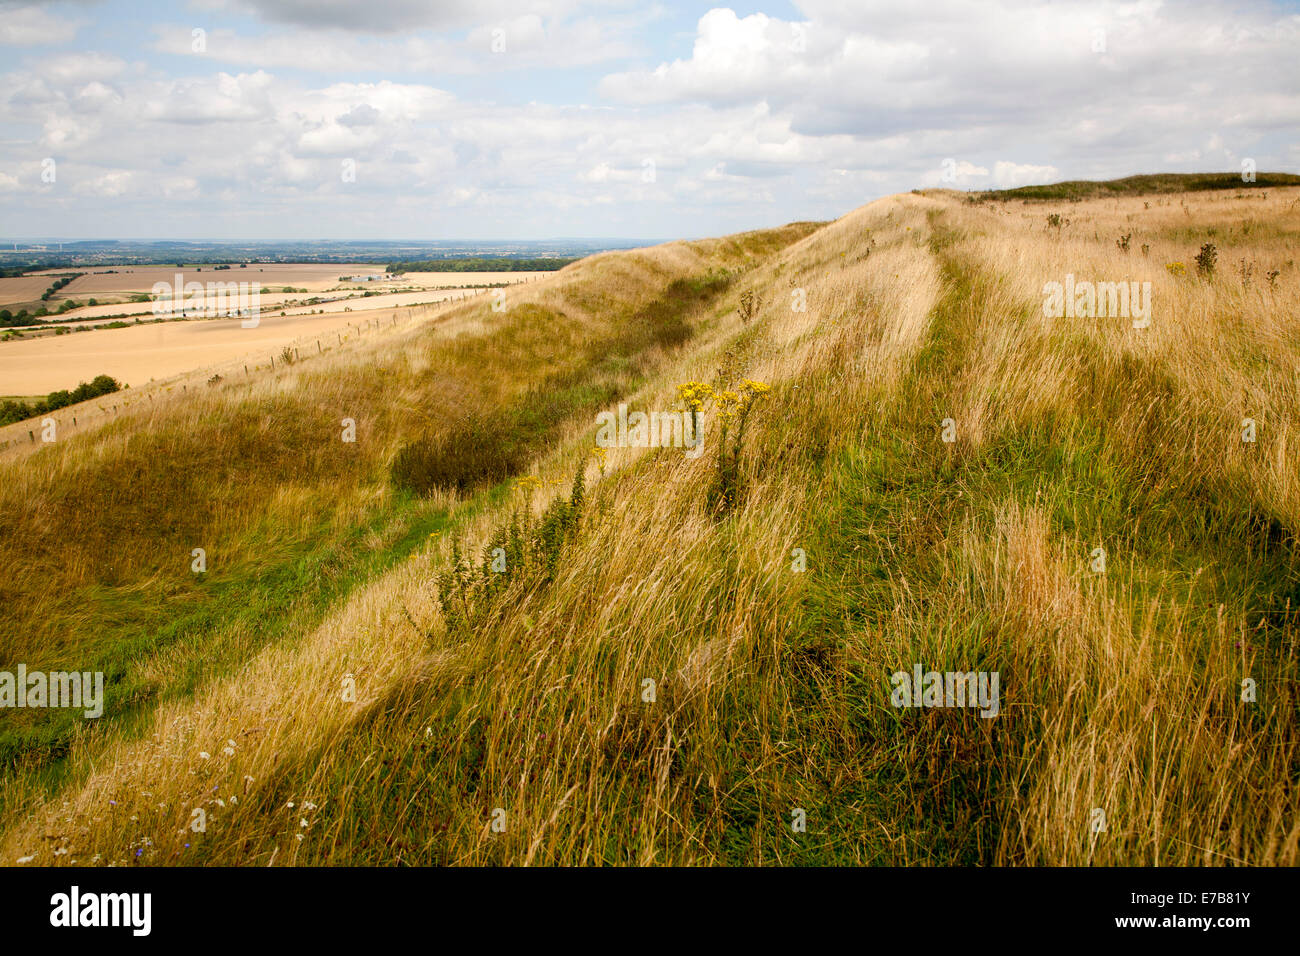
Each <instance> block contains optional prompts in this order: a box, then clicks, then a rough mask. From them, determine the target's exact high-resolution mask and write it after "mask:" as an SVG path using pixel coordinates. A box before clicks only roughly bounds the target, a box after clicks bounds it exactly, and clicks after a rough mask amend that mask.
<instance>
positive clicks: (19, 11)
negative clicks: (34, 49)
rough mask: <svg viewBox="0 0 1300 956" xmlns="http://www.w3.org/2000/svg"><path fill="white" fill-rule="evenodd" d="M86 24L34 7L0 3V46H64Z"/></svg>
mask: <svg viewBox="0 0 1300 956" xmlns="http://www.w3.org/2000/svg"><path fill="white" fill-rule="evenodd" d="M85 22H86V21H85V20H84V19H82V18H81V17H78V16H73V15H69V14H68V12H67V11H66V10H65V11H63V13H62V15H60V14H57V13H54V12H52V11H50V10H48V9H45V8H43V7H41V6H38V5H36V4H33V3H23V2H0V46H17V47H25V46H47V45H50V44H55V43H66V42H68V41H70V40H72V39H73V38H74V37H76V35H77V31H78V30H79V29H80V28H81V27H82V25H84V23H85Z"/></svg>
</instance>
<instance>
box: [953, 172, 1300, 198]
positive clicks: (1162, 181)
mask: <svg viewBox="0 0 1300 956" xmlns="http://www.w3.org/2000/svg"><path fill="white" fill-rule="evenodd" d="M1269 186H1300V176H1297V175H1295V174H1294V173H1258V174H1257V175H1256V176H1255V181H1254V182H1252V183H1246V182H1242V179H1241V174H1240V173H1156V174H1153V175H1143V176H1126V177H1124V178H1123V179H1106V180H1087V179H1072V180H1068V181H1066V182H1061V183H1049V184H1045V185H1042V186H1019V187H1017V188H1015V189H990V190H987V191H985V192H980V193H974V194H972V195H974V196H975V197H977V198H980V199H995V200H1003V201H1010V200H1013V199H1024V200H1029V199H1034V200H1061V199H1065V200H1081V199H1103V198H1107V197H1119V196H1153V195H1159V194H1167V193H1184V192H1197V191H1203V190H1215V189H1264V188H1266V187H1269Z"/></svg>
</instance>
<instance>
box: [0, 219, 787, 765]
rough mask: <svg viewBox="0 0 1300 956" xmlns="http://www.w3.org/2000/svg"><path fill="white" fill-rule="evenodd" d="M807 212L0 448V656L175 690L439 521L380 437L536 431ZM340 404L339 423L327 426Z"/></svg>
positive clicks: (13, 745) (19, 727)
mask: <svg viewBox="0 0 1300 956" xmlns="http://www.w3.org/2000/svg"><path fill="white" fill-rule="evenodd" d="M809 228H811V226H791V227H786V228H785V229H783V230H773V231H771V232H768V233H756V234H747V235H744V236H740V237H735V238H733V239H730V240H722V241H715V242H703V243H690V244H675V246H669V247H664V248H662V249H659V250H650V251H647V252H644V253H636V254H627V255H624V256H622V257H596V258H595V259H594V260H592V261H590V262H588V263H584V264H583V265H582V266H580V267H578V268H577V269H576V270H570V273H566V276H568V281H567V282H566V284H565V285H564V286H563V287H562V288H560V289H559V290H557V291H555V292H553V293H550V294H543V295H542V298H541V300H540V301H536V302H534V301H530V300H531V299H533V298H535V296H531V295H530V294H529V293H527V292H519V293H515V292H514V290H512V294H516V295H518V297H519V301H518V302H516V303H514V305H515V307H514V308H513V309H511V310H509V311H507V312H505V313H504V314H502V315H500V316H499V317H495V318H489V319H487V320H486V322H485V323H484V327H483V328H481V329H478V328H471V329H470V330H469V331H467V332H465V333H464V334H458V335H456V337H455V338H453V339H452V340H451V341H450V342H447V341H445V339H443V338H442V337H441V336H440V335H439V334H438V333H437V332H435V334H434V335H433V337H432V338H430V336H428V335H427V334H417V335H415V336H413V337H408V338H407V340H406V341H402V342H398V343H395V344H392V345H389V346H388V347H387V348H386V349H383V350H381V351H380V352H378V353H376V352H374V351H371V352H367V353H363V354H362V355H360V356H356V357H352V356H347V357H344V359H343V360H342V361H338V360H329V359H322V360H320V361H321V363H322V364H323V366H324V367H319V366H315V365H314V364H313V363H312V362H311V361H309V362H308V363H307V365H306V366H304V367H301V370H299V369H292V370H289V371H288V372H284V373H282V374H281V375H280V376H278V377H277V378H276V379H275V380H274V381H256V380H255V381H253V382H251V383H244V382H227V383H225V384H224V385H222V386H220V387H218V388H217V389H215V390H213V389H205V390H204V391H203V392H201V393H199V394H198V395H197V396H195V397H191V398H189V399H186V400H183V401H180V402H178V401H171V402H166V403H159V407H157V408H150V409H149V410H145V411H137V412H136V413H135V414H134V415H131V416H127V417H126V418H125V419H124V420H120V421H118V422H114V423H113V424H112V425H109V426H106V427H105V428H103V429H101V430H100V431H99V432H97V433H95V434H93V435H89V436H86V437H84V438H83V437H82V436H76V437H74V438H72V439H70V440H66V441H65V442H63V443H60V444H57V445H55V446H52V447H50V448H48V449H42V450H41V451H40V452H38V453H37V454H36V455H34V456H33V457H32V458H31V459H30V460H26V461H21V462H17V463H14V462H10V463H8V464H6V465H4V466H0V467H4V468H5V470H6V471H7V472H8V474H6V475H5V478H6V480H5V481H3V482H0V487H2V488H3V490H0V512H3V513H4V514H5V515H6V522H5V525H4V527H3V529H2V530H0V635H3V637H0V659H3V660H4V661H6V662H10V661H12V662H14V663H15V664H16V663H17V662H19V661H22V662H24V663H26V664H27V665H28V667H29V668H32V669H37V668H43V669H46V670H55V669H60V668H65V667H75V668H77V669H80V670H102V671H104V672H105V673H106V675H107V677H106V679H107V680H108V682H109V685H110V689H109V695H108V696H109V699H110V703H111V706H110V708H109V716H110V717H112V716H116V715H117V714H119V713H123V712H126V711H129V710H134V709H137V708H138V707H139V706H140V705H145V706H148V705H149V704H150V703H151V702H152V701H153V700H154V699H156V698H157V697H159V696H160V695H161V696H166V695H168V694H174V693H188V692H189V691H191V690H192V689H193V687H194V686H195V684H196V682H198V681H199V680H201V679H203V678H205V677H207V676H210V675H211V674H212V673H213V670H214V668H216V669H218V670H221V669H227V668H230V667H231V666H233V665H235V664H237V663H239V662H240V661H242V660H243V659H245V658H246V657H247V656H248V655H249V654H252V653H254V652H256V650H257V649H258V648H260V647H262V646H264V645H265V644H266V643H267V642H268V641H271V640H273V639H278V638H279V637H281V636H284V635H291V634H294V633H298V632H301V631H302V630H303V629H304V628H305V627H306V626H308V625H309V624H311V623H313V622H315V621H317V620H319V618H320V615H321V614H322V613H323V612H324V611H325V610H326V609H327V608H328V607H329V606H330V604H331V603H332V602H333V601H334V600H336V599H338V598H339V597H341V596H343V595H345V594H347V593H348V592H349V591H350V590H351V589H352V588H353V587H355V586H356V585H357V584H358V583H360V582H361V581H364V580H366V579H367V578H369V577H370V576H372V575H373V574H374V573H376V572H377V571H380V570H382V569H384V568H387V567H391V566H392V565H393V564H394V563H396V562H397V561H400V560H401V559H403V558H404V557H406V556H407V555H408V554H409V553H410V550H411V549H412V548H413V547H414V546H416V545H417V544H419V543H422V542H423V540H424V539H425V538H427V537H428V535H429V534H431V533H433V532H435V531H439V530H440V529H442V528H444V527H446V526H447V522H448V520H449V517H450V515H451V512H452V510H453V506H454V505H455V504H456V502H455V501H453V500H452V499H448V498H446V496H443V498H441V499H438V500H435V501H432V502H429V501H422V500H417V499H414V498H412V496H410V495H409V494H405V493H403V492H402V491H401V490H400V489H399V490H394V489H393V488H392V487H391V486H390V482H389V481H388V475H387V463H388V461H389V459H390V458H391V457H392V455H393V453H394V450H395V448H396V447H398V446H400V445H401V444H402V443H404V442H407V441H409V440H412V439H413V438H415V437H417V436H430V435H433V436H436V435H438V434H439V433H442V432H446V431H450V430H453V429H454V428H455V425H456V423H457V422H458V420H460V419H461V418H462V417H463V416H464V415H465V414H466V413H467V411H469V410H477V409H479V408H483V407H487V408H500V409H502V419H501V420H502V427H503V429H504V430H505V431H507V432H508V433H510V434H511V435H512V436H514V437H517V440H518V442H519V443H520V444H521V446H523V447H524V448H529V447H534V446H537V445H539V444H540V443H542V442H544V441H545V440H546V439H547V438H548V436H550V435H551V434H552V433H553V432H554V431H555V430H556V429H557V428H559V427H561V426H563V425H564V424H565V423H566V422H567V421H569V420H570V419H571V418H572V417H573V416H574V415H578V414H584V415H586V414H594V413H595V410H596V409H597V408H599V407H603V406H604V405H605V404H606V403H608V402H609V401H611V400H615V399H617V397H618V396H620V395H622V394H625V393H626V392H627V391H628V390H629V389H631V388H633V387H635V386H636V385H638V384H639V383H640V382H641V381H642V380H643V379H644V377H645V376H646V375H647V374H649V373H650V372H651V371H652V370H653V369H654V368H655V367H656V366H657V364H658V363H659V362H660V360H661V353H662V342H661V341H660V339H661V336H660V335H659V332H660V330H661V329H662V328H664V327H668V326H673V325H674V323H677V324H681V323H685V324H684V325H682V328H681V329H678V328H676V327H674V328H671V329H670V331H672V332H673V333H674V334H675V335H676V336H677V337H679V338H680V337H681V336H682V335H685V336H689V334H690V327H689V323H687V322H686V319H685V318H684V317H688V316H690V315H691V314H692V313H693V312H694V311H695V310H698V309H700V308H702V307H703V306H704V305H706V304H707V302H708V301H709V300H710V299H712V298H714V297H716V295H717V293H718V291H720V289H721V288H725V285H726V281H724V280H725V277H726V276H728V275H729V274H730V273H729V271H728V270H737V269H741V268H743V267H744V264H745V262H746V260H747V258H748V257H751V256H753V255H755V254H764V253H768V252H770V251H771V250H772V249H774V248H779V247H780V245H781V244H783V243H788V242H790V241H793V240H794V239H797V238H798V237H799V236H801V235H803V234H805V233H806V232H807V231H808V229H809ZM697 275H712V277H713V278H712V281H709V282H705V281H701V280H700V279H698V278H697ZM720 277H722V278H720ZM674 282H676V284H674ZM597 299H598V301H597ZM488 309H489V307H488V306H487V305H486V304H481V305H478V306H476V307H469V306H467V307H462V308H460V309H452V310H449V312H448V315H449V319H448V321H449V322H450V323H452V324H453V326H454V325H455V324H456V323H458V322H459V323H461V324H464V323H465V322H466V321H470V322H478V321H479V316H480V315H481V314H482V313H487V314H488V315H489V316H495V313H490V312H489V311H488ZM575 383H576V384H575ZM538 394H544V395H545V396H546V398H547V401H546V402H545V404H544V406H543V407H541V408H538V407H537V406H536V402H535V399H536V398H537V396H538ZM160 397H162V396H160ZM530 398H531V399H533V400H534V401H533V402H532V403H530ZM56 417H57V416H56ZM345 417H350V418H353V419H354V420H355V421H356V422H357V429H358V438H359V440H358V441H357V442H356V443H351V444H348V443H344V442H343V441H342V440H341V434H342V428H341V424H340V423H341V421H342V419H343V418H345ZM194 548H204V549H205V550H206V551H207V552H208V571H207V572H206V573H205V574H203V575H196V574H193V573H191V570H190V566H191V561H192V559H191V552H192V549H194ZM106 636H107V638H108V639H107V640H106V639H105V637H106ZM11 717H12V719H10V718H11ZM77 723H78V722H77V721H76V720H75V719H74V718H73V717H72V716H71V715H70V714H69V713H67V712H58V711H40V710H27V711H21V712H17V711H16V712H12V713H11V714H7V715H6V722H5V726H4V728H3V730H0V759H2V760H3V761H4V762H6V763H9V762H12V761H15V760H25V761H27V762H28V763H31V762H34V761H36V762H39V761H41V760H45V759H48V758H49V757H57V756H59V755H61V754H62V753H64V752H66V748H67V746H68V743H69V742H70V740H71V735H72V732H73V730H74V728H75V727H76V725H77Z"/></svg>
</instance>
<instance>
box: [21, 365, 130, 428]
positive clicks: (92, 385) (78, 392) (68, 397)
mask: <svg viewBox="0 0 1300 956" xmlns="http://www.w3.org/2000/svg"><path fill="white" fill-rule="evenodd" d="M121 387H122V386H121V385H119V384H118V383H117V380H116V379H115V378H113V377H112V376H110V375H96V376H95V377H94V379H93V380H91V381H90V382H89V383H86V382H82V383H81V384H80V385H78V386H77V387H76V388H74V389H73V390H72V391H68V390H67V389H66V388H65V389H61V390H59V391H57V392H50V394H49V395H47V396H46V397H45V398H42V399H40V400H39V401H37V402H35V403H34V404H31V405H28V404H27V403H26V402H16V401H13V400H12V399H10V400H8V401H5V402H0V425H10V424H12V423H13V422H21V421H22V420H23V419H25V418H35V417H36V416H37V415H48V414H49V413H50V412H53V411H58V410H59V409H60V408H67V407H68V406H69V405H75V404H77V403H78V402H84V401H87V400H88V399H91V398H99V396H101V395H108V394H110V393H112V392H116V391H117V390H118V389H120V388H121Z"/></svg>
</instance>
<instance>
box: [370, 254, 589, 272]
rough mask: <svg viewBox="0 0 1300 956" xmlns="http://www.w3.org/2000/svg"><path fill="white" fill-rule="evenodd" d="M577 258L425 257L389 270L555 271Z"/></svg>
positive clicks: (394, 266) (399, 263)
mask: <svg viewBox="0 0 1300 956" xmlns="http://www.w3.org/2000/svg"><path fill="white" fill-rule="evenodd" d="M577 261H578V260H577V258H576V257H573V258H562V257H559V256H546V257H544V258H541V259H506V258H501V257H496V256H473V257H470V258H456V259H423V260H420V261H417V262H394V263H392V264H391V265H389V267H388V271H389V272H554V271H555V270H556V269H563V268H564V267H565V266H567V265H568V264H569V263H571V262H577Z"/></svg>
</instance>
